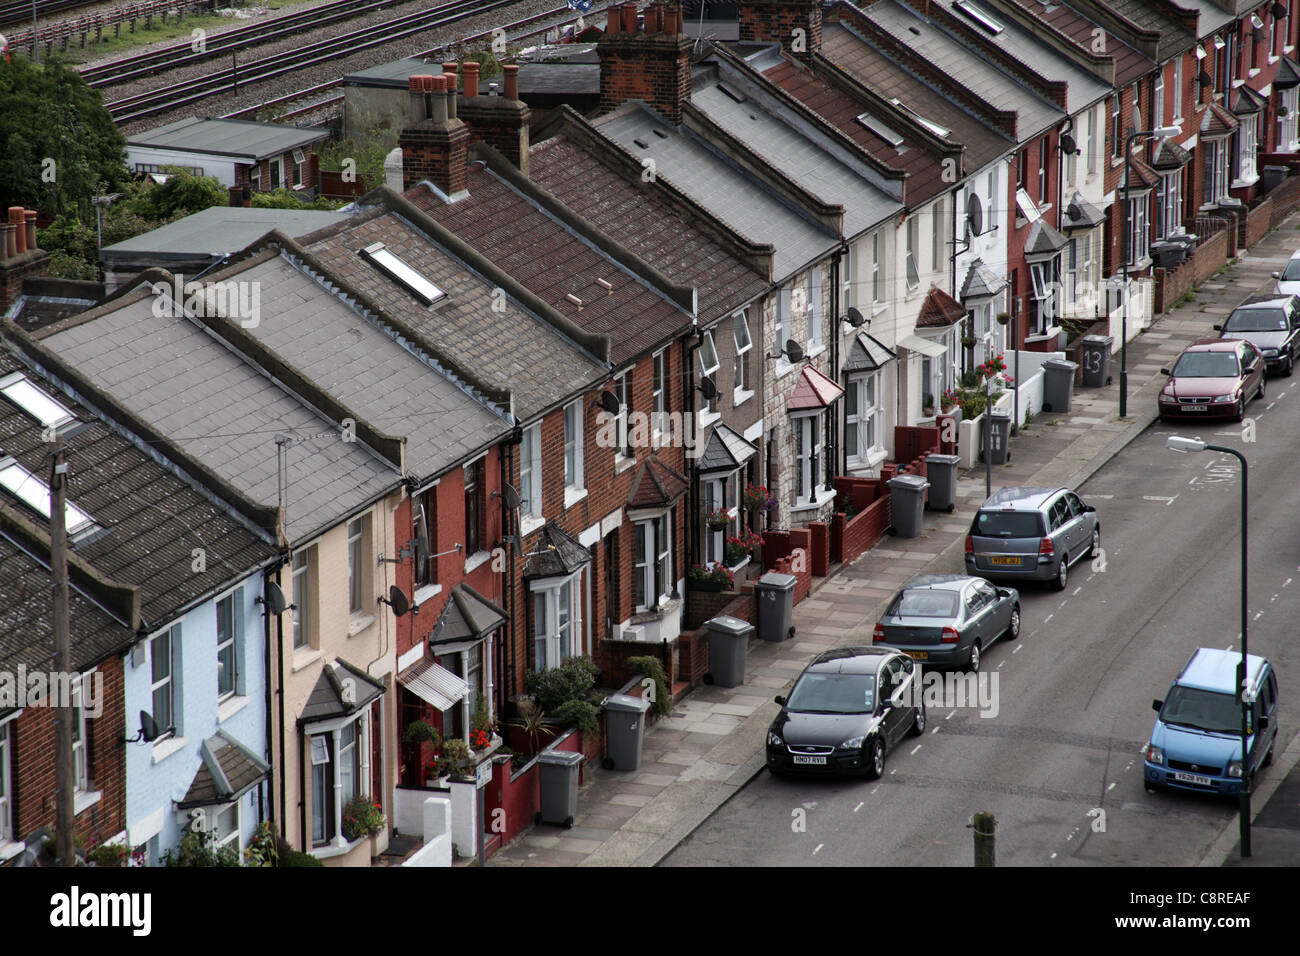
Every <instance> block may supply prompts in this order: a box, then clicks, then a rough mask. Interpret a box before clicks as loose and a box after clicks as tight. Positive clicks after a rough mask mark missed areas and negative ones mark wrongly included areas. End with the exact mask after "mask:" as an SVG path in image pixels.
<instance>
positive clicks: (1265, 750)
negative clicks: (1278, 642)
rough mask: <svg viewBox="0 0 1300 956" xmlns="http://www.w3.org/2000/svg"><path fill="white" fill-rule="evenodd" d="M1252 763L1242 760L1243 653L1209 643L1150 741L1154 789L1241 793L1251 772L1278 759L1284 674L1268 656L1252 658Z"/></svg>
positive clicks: (1159, 705) (1146, 768)
mask: <svg viewBox="0 0 1300 956" xmlns="http://www.w3.org/2000/svg"><path fill="white" fill-rule="evenodd" d="M1246 663H1247V673H1246V691H1245V697H1246V700H1247V701H1248V703H1249V706H1250V711H1249V716H1248V719H1247V725H1246V726H1247V736H1246V753H1247V756H1246V767H1245V768H1244V772H1243V768H1242V759H1241V709H1242V705H1241V703H1240V701H1239V699H1238V697H1237V694H1236V690H1237V668H1238V667H1239V666H1240V664H1241V654H1239V653H1235V652H1233V651H1223V650H1218V649H1215V648H1209V647H1202V648H1199V649H1198V650H1197V651H1196V653H1194V654H1193V655H1192V656H1191V658H1190V659H1189V660H1188V661H1187V666H1185V667H1184V668H1183V671H1182V673H1181V674H1179V675H1178V677H1177V678H1176V679H1175V680H1174V684H1173V686H1172V687H1170V688H1169V693H1168V694H1167V695H1165V699H1164V700H1156V701H1152V704H1151V706H1152V707H1153V708H1154V709H1155V710H1156V711H1157V712H1158V713H1159V716H1158V717H1157V718H1156V725H1155V728H1154V729H1153V730H1152V731H1151V742H1150V743H1149V744H1148V745H1147V749H1146V759H1145V760H1144V761H1143V774H1144V776H1145V777H1146V783H1147V788H1148V789H1152V788H1172V789H1177V790H1190V791H1194V792H1196V793H1219V794H1235V793H1238V792H1239V791H1240V790H1241V781H1242V779H1243V777H1247V778H1248V777H1249V776H1250V775H1251V774H1253V773H1254V772H1255V771H1256V770H1257V769H1258V768H1259V767H1261V766H1264V767H1266V766H1268V765H1269V764H1270V763H1271V762H1272V760H1273V743H1274V741H1275V740H1276V739H1277V676H1276V675H1275V674H1274V672H1273V667H1272V665H1271V664H1269V662H1268V661H1267V660H1265V659H1264V658H1262V657H1256V656H1255V655H1253V654H1251V655H1248V656H1247V658H1246Z"/></svg>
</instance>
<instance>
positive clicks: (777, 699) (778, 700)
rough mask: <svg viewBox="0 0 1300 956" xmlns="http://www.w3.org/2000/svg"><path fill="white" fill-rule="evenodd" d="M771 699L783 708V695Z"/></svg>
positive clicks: (784, 700) (784, 699)
mask: <svg viewBox="0 0 1300 956" xmlns="http://www.w3.org/2000/svg"><path fill="white" fill-rule="evenodd" d="M772 699H773V700H774V701H776V702H777V703H778V704H780V705H781V706H782V707H784V706H785V702H786V697H785V695H783V694H777V695H776V696H775V697H773V698H772Z"/></svg>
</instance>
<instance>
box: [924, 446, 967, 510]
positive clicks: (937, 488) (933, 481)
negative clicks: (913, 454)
mask: <svg viewBox="0 0 1300 956" xmlns="http://www.w3.org/2000/svg"><path fill="white" fill-rule="evenodd" d="M960 463H961V458H960V457H958V456H957V455H926V456H925V474H926V476H927V477H928V478H929V479H930V507H931V508H933V509H934V510H935V511H947V512H952V511H955V510H957V465H958V464H960Z"/></svg>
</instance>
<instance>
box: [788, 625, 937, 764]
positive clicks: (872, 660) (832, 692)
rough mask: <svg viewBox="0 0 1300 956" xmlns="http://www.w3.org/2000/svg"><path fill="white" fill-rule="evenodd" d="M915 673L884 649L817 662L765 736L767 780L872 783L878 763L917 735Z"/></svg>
mask: <svg viewBox="0 0 1300 956" xmlns="http://www.w3.org/2000/svg"><path fill="white" fill-rule="evenodd" d="M919 673H920V668H919V667H918V666H917V665H916V664H915V663H914V662H913V661H912V659H911V658H910V657H908V656H907V655H906V654H903V653H901V652H900V651H897V650H894V649H893V648H892V647H839V648H835V649H834V650H830V651H824V652H823V653H821V654H818V655H817V657H815V658H814V659H813V661H812V663H810V664H809V665H808V666H807V667H805V668H804V670H803V673H802V674H800V675H799V679H798V680H797V681H795V685H794V689H793V690H791V691H790V696H789V698H788V699H787V698H785V697H777V698H776V702H777V703H778V704H780V705H781V713H780V714H779V715H778V716H777V718H776V720H774V721H772V725H771V727H769V728H768V731H767V769H768V770H770V771H771V772H772V773H773V774H784V773H792V772H808V773H820V774H828V773H864V774H866V775H867V776H868V777H872V778H875V777H879V776H880V775H881V774H882V773H884V771H885V755H886V754H887V753H889V751H890V750H891V749H893V747H894V746H895V745H897V744H898V742H899V741H901V740H902V739H903V738H904V737H905V736H906V735H907V734H908V733H912V734H915V735H918V736H919V735H920V734H922V733H924V732H925V703H924V701H923V700H922V697H921V694H920V693H919V688H918V689H917V692H916V693H912V688H913V686H914V684H915V681H916V680H917V678H918V676H919Z"/></svg>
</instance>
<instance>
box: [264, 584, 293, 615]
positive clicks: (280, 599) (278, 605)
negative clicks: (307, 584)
mask: <svg viewBox="0 0 1300 956" xmlns="http://www.w3.org/2000/svg"><path fill="white" fill-rule="evenodd" d="M263 603H265V604H266V607H267V610H268V611H269V612H270V613H272V614H283V613H284V611H285V608H287V607H288V606H289V602H288V601H286V600H285V599H284V592H283V591H281V590H280V585H278V584H276V583H275V582H274V581H267V582H266V597H265V598H264V599H263Z"/></svg>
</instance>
